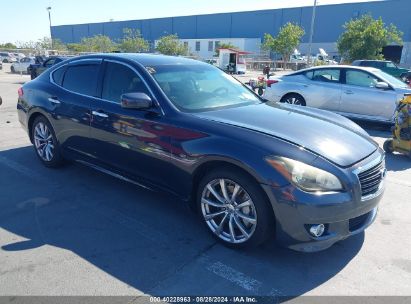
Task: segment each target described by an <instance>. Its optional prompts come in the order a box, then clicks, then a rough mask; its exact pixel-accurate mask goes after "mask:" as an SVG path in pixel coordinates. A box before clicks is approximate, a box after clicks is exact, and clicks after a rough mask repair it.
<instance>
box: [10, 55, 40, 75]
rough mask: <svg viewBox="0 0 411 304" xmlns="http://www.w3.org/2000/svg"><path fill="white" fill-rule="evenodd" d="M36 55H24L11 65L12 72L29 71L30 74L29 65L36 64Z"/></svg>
mask: <svg viewBox="0 0 411 304" xmlns="http://www.w3.org/2000/svg"><path fill="white" fill-rule="evenodd" d="M35 63H36V62H35V60H34V57H24V58H21V59H19V61H17V62H15V63H13V64H12V65H11V67H10V71H11V72H12V73H27V74H30V71H29V66H30V65H32V64H35Z"/></svg>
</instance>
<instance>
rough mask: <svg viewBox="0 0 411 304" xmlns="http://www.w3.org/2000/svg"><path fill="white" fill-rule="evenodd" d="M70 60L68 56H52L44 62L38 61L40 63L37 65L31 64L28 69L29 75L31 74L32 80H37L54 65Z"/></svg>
mask: <svg viewBox="0 0 411 304" xmlns="http://www.w3.org/2000/svg"><path fill="white" fill-rule="evenodd" d="M68 58H71V57H68V56H51V57H48V58H47V59H45V60H44V61H42V62H41V61H38V63H35V64H30V65H29V67H28V73H30V77H31V79H32V80H33V79H35V78H36V77H37V76H39V75H40V74H41V73H43V72H44V71H45V70H47V69H49V68H50V67H52V66H53V65H55V64H57V63H60V62H62V61H64V60H66V59H68Z"/></svg>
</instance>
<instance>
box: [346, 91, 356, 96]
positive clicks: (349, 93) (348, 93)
mask: <svg viewBox="0 0 411 304" xmlns="http://www.w3.org/2000/svg"><path fill="white" fill-rule="evenodd" d="M344 93H345V94H347V95H352V94H354V92H353V91H345V92H344Z"/></svg>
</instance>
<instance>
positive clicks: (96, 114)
mask: <svg viewBox="0 0 411 304" xmlns="http://www.w3.org/2000/svg"><path fill="white" fill-rule="evenodd" d="M91 114H93V115H94V116H98V117H101V118H107V117H108V115H107V114H105V113H103V112H100V111H93V112H91Z"/></svg>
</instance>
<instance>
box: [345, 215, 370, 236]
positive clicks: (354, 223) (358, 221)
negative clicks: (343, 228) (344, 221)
mask: <svg viewBox="0 0 411 304" xmlns="http://www.w3.org/2000/svg"><path fill="white" fill-rule="evenodd" d="M369 215H370V212H368V213H366V214H363V215H361V216H359V217H355V218H352V219H350V232H353V231H356V230H358V229H360V228H361V227H363V226H364V224H365V222H366V221H367V220H368V217H369Z"/></svg>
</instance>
